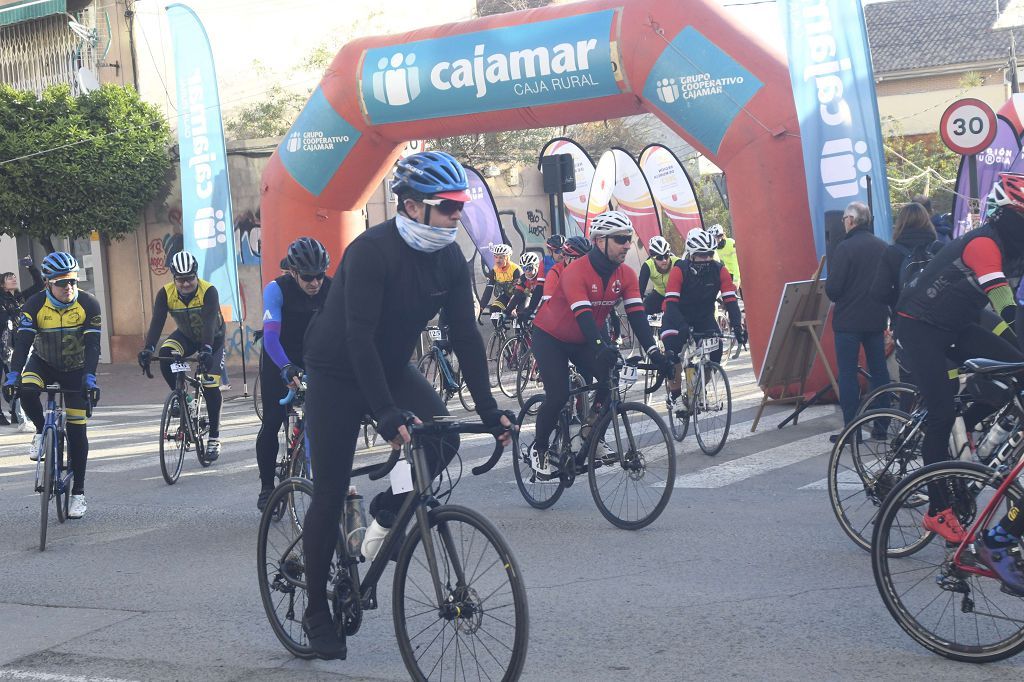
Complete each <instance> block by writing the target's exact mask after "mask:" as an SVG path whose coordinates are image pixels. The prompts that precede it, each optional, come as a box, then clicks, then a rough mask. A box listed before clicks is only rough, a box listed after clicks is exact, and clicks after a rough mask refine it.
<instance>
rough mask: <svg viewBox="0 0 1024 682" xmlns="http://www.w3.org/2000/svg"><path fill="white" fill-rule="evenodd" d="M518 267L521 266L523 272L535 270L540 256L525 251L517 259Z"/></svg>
mask: <svg viewBox="0 0 1024 682" xmlns="http://www.w3.org/2000/svg"><path fill="white" fill-rule="evenodd" d="M519 265H521V266H522V267H523V269H524V270H536V269H537V266H538V265H540V256H538V255H537V254H535V253H531V252H529V251H527V252H526V253H524V254H523V255H522V256H521V257H520V258H519Z"/></svg>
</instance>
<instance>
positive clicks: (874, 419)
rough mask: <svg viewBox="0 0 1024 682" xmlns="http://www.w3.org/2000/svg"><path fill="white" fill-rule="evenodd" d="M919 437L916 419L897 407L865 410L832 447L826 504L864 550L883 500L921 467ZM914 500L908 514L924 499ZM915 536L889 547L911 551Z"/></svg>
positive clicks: (868, 547)
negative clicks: (907, 541)
mask: <svg viewBox="0 0 1024 682" xmlns="http://www.w3.org/2000/svg"><path fill="white" fill-rule="evenodd" d="M923 441H924V425H923V423H922V422H921V421H920V420H917V419H913V418H912V417H911V416H910V415H908V414H905V413H903V412H900V411H899V410H869V411H868V412H865V413H864V414H862V415H860V416H858V417H856V418H855V419H854V420H853V421H852V422H850V423H849V424H848V425H847V426H846V428H844V429H843V432H842V433H841V434H839V439H838V440H837V441H836V443H835V445H833V446H832V455H831V457H829V461H828V498H829V503H830V504H831V505H832V512H833V513H834V514H835V515H836V520H837V521H839V527H840V528H842V529H843V532H844V533H846V535H847V537H849V538H850V539H851V540H853V542H854V544H855V545H857V546H858V547H860V548H861V549H863V550H864V551H867V552H869V551H871V534H872V533H873V532H874V526H875V518H876V516H877V514H878V509H879V507H880V506H881V505H882V501H883V500H885V498H886V496H888V494H889V493H890V492H891V491H892V489H893V488H894V487H895V486H896V484H897V483H898V482H899V481H900V480H901V479H902V478H904V477H905V476H906V475H907V474H908V473H912V472H914V471H917V470H918V469H920V468H921V466H922V460H921V444H922V443H923ZM914 502H915V506H914V507H913V508H911V509H908V510H907V515H909V516H913V514H912V513H911V512H912V509H917V507H920V506H922V505H926V504H927V502H928V499H927V497H925V498H923V499H920V500H915V501H914ZM908 523H909V521H908ZM908 539H910V538H908ZM914 540H915V541H914V542H913V543H911V544H909V545H906V546H904V547H894V548H892V549H891V551H894V552H898V553H902V554H904V555H908V554H912V553H913V552H914V551H916V550H917V549H920V544H919V542H918V540H920V538H916V539H914Z"/></svg>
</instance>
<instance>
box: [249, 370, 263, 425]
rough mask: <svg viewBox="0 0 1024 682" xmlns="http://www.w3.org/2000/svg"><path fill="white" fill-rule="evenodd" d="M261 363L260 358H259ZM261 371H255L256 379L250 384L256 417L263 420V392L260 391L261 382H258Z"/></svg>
mask: <svg viewBox="0 0 1024 682" xmlns="http://www.w3.org/2000/svg"><path fill="white" fill-rule="evenodd" d="M260 362H261V363H262V360H260ZM261 373H262V372H260V371H257V373H256V381H254V382H253V385H252V405H253V408H255V410H256V418H257V419H259V420H260V421H261V422H262V421H263V394H262V393H261V390H262V387H263V384H262V382H260V374H261Z"/></svg>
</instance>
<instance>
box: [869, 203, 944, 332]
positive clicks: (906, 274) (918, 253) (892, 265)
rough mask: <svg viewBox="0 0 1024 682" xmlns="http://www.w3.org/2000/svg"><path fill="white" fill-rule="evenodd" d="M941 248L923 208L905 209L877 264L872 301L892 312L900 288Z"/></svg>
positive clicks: (910, 205) (917, 206)
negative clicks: (884, 305) (879, 303)
mask: <svg viewBox="0 0 1024 682" xmlns="http://www.w3.org/2000/svg"><path fill="white" fill-rule="evenodd" d="M941 248H942V244H941V242H939V241H938V237H937V236H936V234H935V226H934V225H932V221H931V219H930V218H929V217H928V211H926V210H925V208H924V206H921V204H917V203H909V204H907V205H905V206H904V207H903V208H901V209H900V211H899V213H897V214H896V222H895V223H894V224H893V226H892V244H891V245H890V246H889V248H887V249H886V250H885V253H884V254H883V255H882V260H880V261H878V269H877V270H876V271H875V281H874V282H873V283H872V285H871V296H872V298H874V299H875V300H876V301H881V302H882V303H885V304H886V305H887V306H889V310H890V311H893V310H894V309H895V308H896V301H898V300H899V298H900V292H901V291H902V290H903V287H904V286H906V285H907V284H908V283H909V282H910V280H912V279H913V278H914V277H916V276H917V274H918V273H919V272H920V271H921V270H923V269H924V266H925V265H927V264H928V261H930V260H931V259H932V256H934V255H935V254H936V253H937V252H938V251H939V249H941ZM890 317H891V316H890ZM892 321H894V320H892Z"/></svg>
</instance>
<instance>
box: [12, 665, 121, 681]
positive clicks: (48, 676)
mask: <svg viewBox="0 0 1024 682" xmlns="http://www.w3.org/2000/svg"><path fill="white" fill-rule="evenodd" d="M0 679H8V680H41V681H42V682H134V681H133V680H125V679H122V678H119V677H86V676H84V675H62V674H60V673H44V672H38V671H35V670H8V669H3V668H0Z"/></svg>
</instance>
